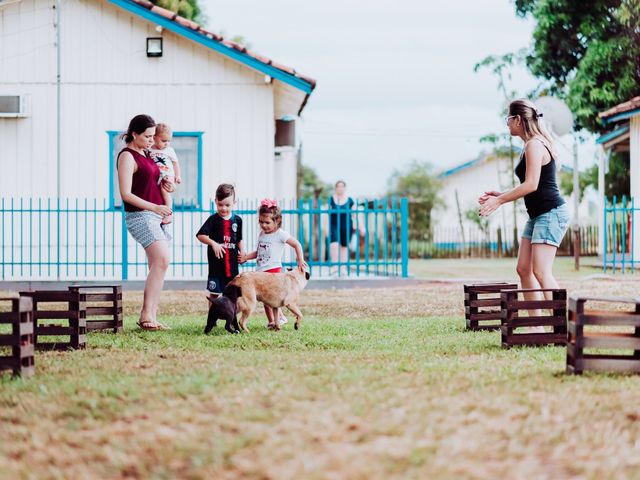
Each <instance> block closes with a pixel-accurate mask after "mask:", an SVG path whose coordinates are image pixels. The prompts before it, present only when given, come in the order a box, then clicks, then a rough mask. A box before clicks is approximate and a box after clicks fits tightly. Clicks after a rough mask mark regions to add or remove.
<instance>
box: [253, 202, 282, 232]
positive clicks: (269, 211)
mask: <svg viewBox="0 0 640 480" xmlns="http://www.w3.org/2000/svg"><path fill="white" fill-rule="evenodd" d="M260 215H271V218H272V219H273V221H274V222H275V224H276V225H277V226H278V228H280V227H281V226H282V211H281V210H280V207H279V206H278V205H277V204H276V203H275V201H268V200H263V201H262V203H261V205H260V209H259V210H258V216H260Z"/></svg>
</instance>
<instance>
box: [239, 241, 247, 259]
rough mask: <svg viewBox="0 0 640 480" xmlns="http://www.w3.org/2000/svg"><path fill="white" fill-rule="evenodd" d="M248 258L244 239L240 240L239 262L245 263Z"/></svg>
mask: <svg viewBox="0 0 640 480" xmlns="http://www.w3.org/2000/svg"><path fill="white" fill-rule="evenodd" d="M246 261H247V259H246V257H245V255H244V240H240V241H239V242H238V263H244V262H246Z"/></svg>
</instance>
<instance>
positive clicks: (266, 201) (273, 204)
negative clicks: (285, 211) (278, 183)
mask: <svg viewBox="0 0 640 480" xmlns="http://www.w3.org/2000/svg"><path fill="white" fill-rule="evenodd" d="M260 206H261V207H267V208H271V207H277V206H278V202H276V201H275V200H274V199H273V198H265V199H264V200H262V201H261V202H260Z"/></svg>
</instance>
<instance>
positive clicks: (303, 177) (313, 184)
mask: <svg viewBox="0 0 640 480" xmlns="http://www.w3.org/2000/svg"><path fill="white" fill-rule="evenodd" d="M332 191H333V185H331V184H330V183H327V182H325V181H323V180H322V179H321V178H320V176H319V175H318V173H317V172H316V171H315V170H314V169H313V168H312V167H310V166H308V165H305V164H303V163H301V162H300V163H298V198H299V199H302V200H304V201H308V200H312V199H314V198H319V199H322V200H327V199H328V198H329V196H331V192H332Z"/></svg>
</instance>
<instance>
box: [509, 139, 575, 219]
mask: <svg viewBox="0 0 640 480" xmlns="http://www.w3.org/2000/svg"><path fill="white" fill-rule="evenodd" d="M535 140H538V141H540V143H542V145H544V148H546V149H547V151H548V152H549V155H550V156H551V161H550V162H549V163H547V164H546V165H543V166H542V169H541V170H540V181H539V182H538V188H537V190H536V191H535V192H531V193H529V194H527V195H525V196H524V205H525V207H527V213H528V214H529V218H536V217H537V216H539V215H542V214H543V213H547V212H548V211H550V210H553V209H554V208H556V207H559V206H560V205H563V204H564V199H563V198H562V197H561V196H560V190H559V189H558V182H557V180H556V161H555V158H553V154H552V153H551V150H549V147H548V146H547V145H546V144H545V143H544V142H543V141H541V140H540V139H535ZM515 173H516V176H517V177H518V179H519V180H520V183H524V180H525V177H526V174H527V160H526V158H525V153H524V150H523V151H522V155H521V156H520V162H519V163H518V165H517V166H516V170H515Z"/></svg>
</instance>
